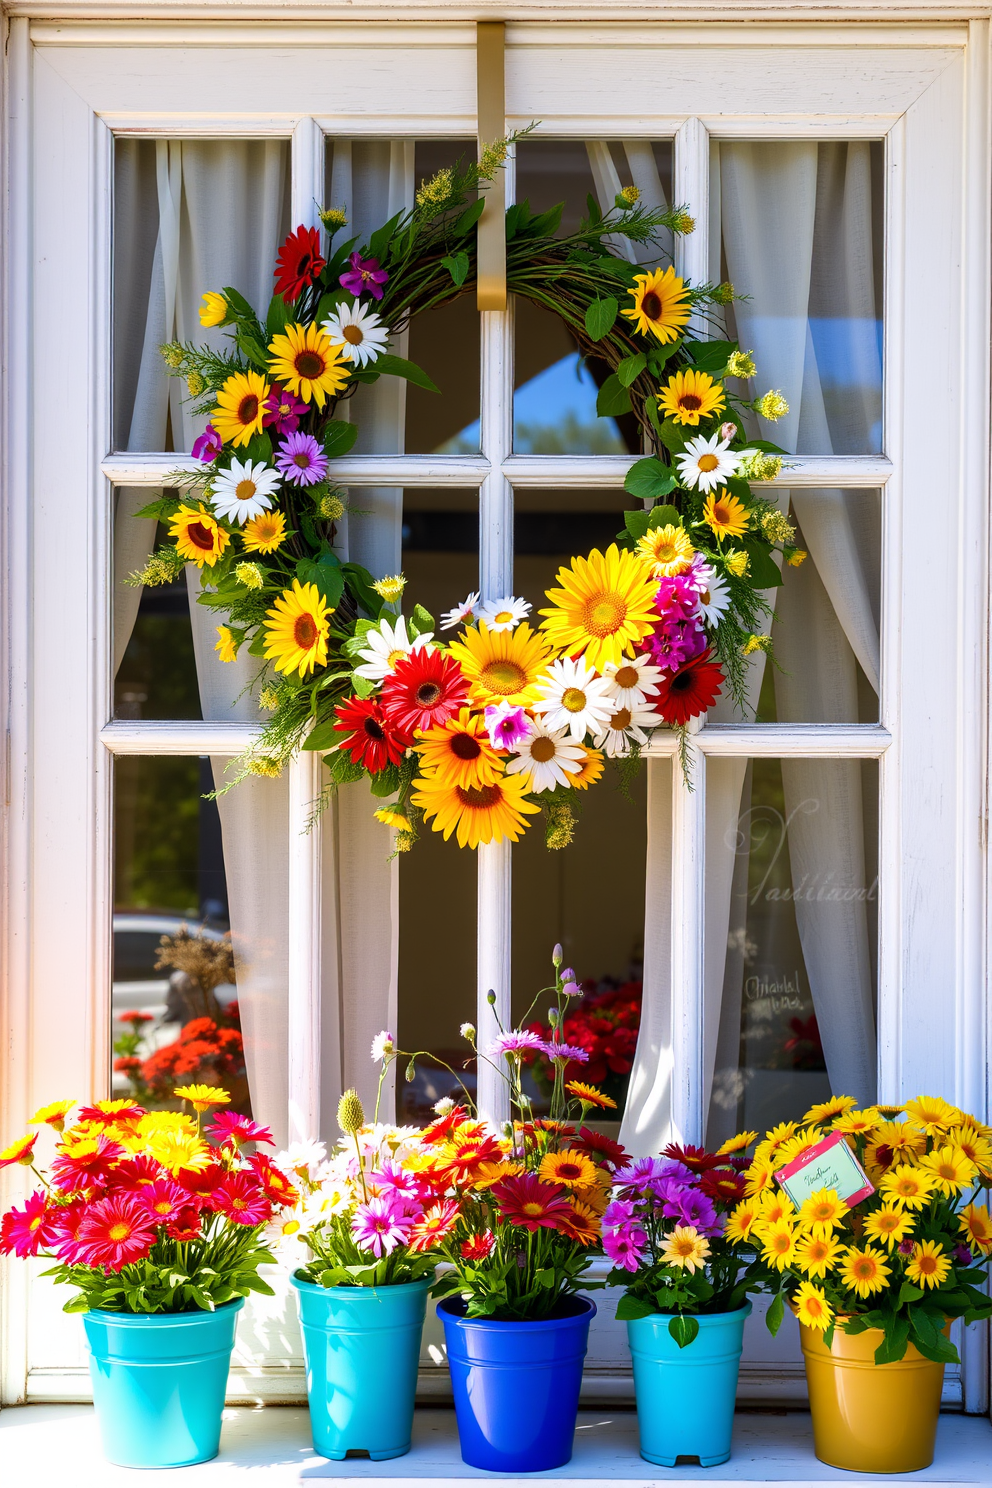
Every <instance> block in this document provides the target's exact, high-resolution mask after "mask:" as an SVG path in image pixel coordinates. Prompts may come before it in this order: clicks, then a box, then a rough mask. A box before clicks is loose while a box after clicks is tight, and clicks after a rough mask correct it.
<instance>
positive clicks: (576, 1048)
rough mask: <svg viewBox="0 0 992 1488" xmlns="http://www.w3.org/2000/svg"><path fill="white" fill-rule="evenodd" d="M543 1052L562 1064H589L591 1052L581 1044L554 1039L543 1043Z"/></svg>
mask: <svg viewBox="0 0 992 1488" xmlns="http://www.w3.org/2000/svg"><path fill="white" fill-rule="evenodd" d="M541 1052H542V1053H544V1054H546V1055H547V1056H548V1058H549V1059H551V1060H554V1061H555V1062H556V1063H558V1062H560V1063H561V1064H588V1063H589V1052H588V1050H587V1049H583V1048H582V1047H581V1046H580V1045H579V1044H563V1043H558V1042H557V1040H554V1039H552V1040H551V1041H550V1042H549V1043H543V1042H542V1044H541Z"/></svg>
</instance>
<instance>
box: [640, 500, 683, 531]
mask: <svg viewBox="0 0 992 1488" xmlns="http://www.w3.org/2000/svg"><path fill="white" fill-rule="evenodd" d="M681 525H682V518H681V517H680V516H679V514H678V512H677V511H676V510H675V507H674V506H656V507H653V508H652V510H651V511H650V512H649V513H648V531H649V532H651V531H653V530H654V529H655V528H656V527H681Z"/></svg>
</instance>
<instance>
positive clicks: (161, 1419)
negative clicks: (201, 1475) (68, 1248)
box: [83, 1297, 245, 1467]
mask: <svg viewBox="0 0 992 1488" xmlns="http://www.w3.org/2000/svg"><path fill="white" fill-rule="evenodd" d="M244 1305H245V1304H244V1298H243V1297H239V1298H238V1300H237V1301H236V1302H227V1303H225V1305H224V1306H223V1307H218V1308H217V1310H216V1312H156V1313H148V1314H141V1315H137V1314H134V1313H129V1312H103V1311H101V1310H99V1309H95V1308H94V1309H92V1310H91V1311H90V1312H86V1313H84V1314H83V1326H84V1328H85V1329H86V1342H87V1345H88V1347H89V1351H90V1378H91V1380H92V1381H93V1403H94V1405H95V1406H96V1413H97V1419H98V1420H99V1422H100V1436H101V1439H102V1441H103V1454H104V1456H105V1457H106V1458H107V1460H108V1461H109V1462H115V1463H116V1464H117V1465H118V1466H119V1467H188V1466H189V1465H190V1464H191V1463H193V1462H207V1461H208V1460H209V1459H210V1458H211V1457H216V1456H217V1453H218V1452H219V1451H220V1425H221V1415H222V1414H223V1410H224V1395H225V1392H226V1390H227V1374H228V1370H229V1369H230V1367H231V1350H232V1349H233V1347H234V1330H235V1328H236V1327H237V1321H238V1313H239V1312H240V1311H241V1309H242V1307H244Z"/></svg>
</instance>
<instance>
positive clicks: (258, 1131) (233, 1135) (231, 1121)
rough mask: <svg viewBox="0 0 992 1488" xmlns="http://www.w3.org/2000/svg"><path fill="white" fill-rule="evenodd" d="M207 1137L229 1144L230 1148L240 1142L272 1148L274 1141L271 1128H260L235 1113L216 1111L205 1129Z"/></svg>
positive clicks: (255, 1123) (256, 1123) (237, 1145)
mask: <svg viewBox="0 0 992 1488" xmlns="http://www.w3.org/2000/svg"><path fill="white" fill-rule="evenodd" d="M207 1136H208V1137H209V1138H210V1139H211V1141H213V1142H224V1143H229V1144H230V1145H231V1146H232V1147H239V1146H240V1145H241V1143H242V1142H265V1143H266V1144H267V1145H268V1146H270V1147H273V1146H275V1140H276V1139H275V1137H274V1136H273V1135H272V1128H271V1127H269V1126H260V1125H259V1123H258V1122H257V1121H251V1120H249V1118H248V1117H247V1116H239V1115H238V1114H237V1112H236V1111H217V1112H216V1114H215V1115H214V1118H213V1121H212V1122H211V1124H210V1125H209V1126H208V1127H207Z"/></svg>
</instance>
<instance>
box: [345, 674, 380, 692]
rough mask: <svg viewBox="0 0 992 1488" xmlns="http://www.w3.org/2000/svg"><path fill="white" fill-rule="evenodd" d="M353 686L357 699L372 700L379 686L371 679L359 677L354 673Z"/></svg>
mask: <svg viewBox="0 0 992 1488" xmlns="http://www.w3.org/2000/svg"><path fill="white" fill-rule="evenodd" d="M351 685H352V687H353V688H354V690H355V696H356V697H357V698H370V697H371V696H372V694H373V693H374V692H375V689H376V685H377V684H376V683H375V682H373V681H372V679H371V677H357V676H355V674H354V673H352V678H351Z"/></svg>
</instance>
